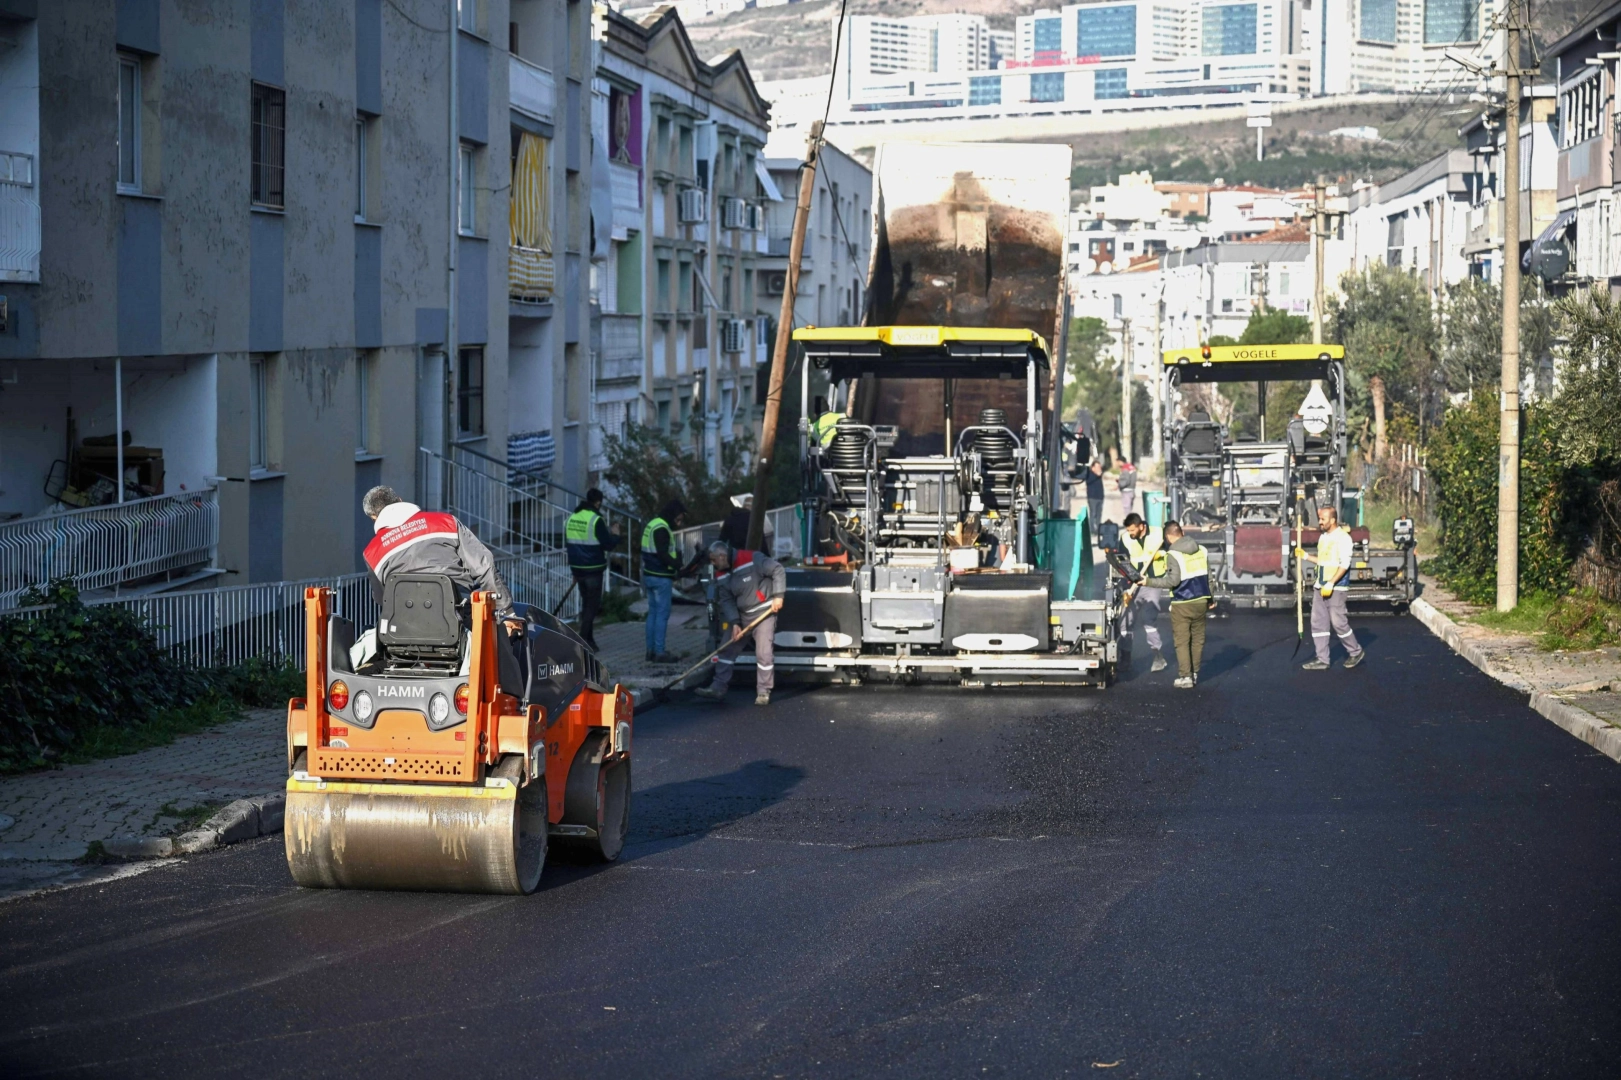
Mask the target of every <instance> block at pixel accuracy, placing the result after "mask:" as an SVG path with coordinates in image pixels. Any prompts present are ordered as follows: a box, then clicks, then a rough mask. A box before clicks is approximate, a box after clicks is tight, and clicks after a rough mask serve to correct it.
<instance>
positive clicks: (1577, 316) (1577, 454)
mask: <svg viewBox="0 0 1621 1080" xmlns="http://www.w3.org/2000/svg"><path fill="white" fill-rule="evenodd" d="M1554 314H1555V317H1556V318H1557V319H1558V320H1559V329H1560V330H1561V331H1562V333H1563V336H1564V338H1565V345H1564V366H1563V370H1562V372H1561V378H1560V383H1561V385H1560V387H1559V394H1558V396H1557V397H1556V398H1555V399H1554V409H1553V410H1552V417H1551V421H1552V425H1553V429H1554V433H1555V439H1556V441H1557V444H1558V447H1559V454H1560V457H1562V458H1563V459H1564V461H1565V464H1567V465H1573V466H1581V467H1588V466H1601V467H1609V468H1610V469H1614V468H1616V467H1621V423H1617V420H1618V419H1621V304H1617V303H1616V302H1615V300H1613V299H1611V297H1610V294H1609V293H1608V292H1606V291H1602V290H1600V289H1593V290H1592V291H1590V292H1577V293H1572V294H1570V295H1569V296H1566V297H1564V298H1563V299H1561V300H1560V301H1559V302H1558V303H1557V304H1556V305H1555V306H1554Z"/></svg>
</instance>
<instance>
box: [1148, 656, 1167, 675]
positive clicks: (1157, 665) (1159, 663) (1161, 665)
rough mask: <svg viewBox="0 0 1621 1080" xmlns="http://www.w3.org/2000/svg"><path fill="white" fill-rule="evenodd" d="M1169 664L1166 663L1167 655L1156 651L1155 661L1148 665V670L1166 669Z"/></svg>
mask: <svg viewBox="0 0 1621 1080" xmlns="http://www.w3.org/2000/svg"><path fill="white" fill-rule="evenodd" d="M1168 666H1169V665H1168V664H1166V663H1165V657H1164V656H1162V655H1161V654H1159V653H1155V654H1154V662H1153V663H1152V664H1150V665H1148V670H1149V671H1164V670H1165V669H1166V668H1167V667H1168Z"/></svg>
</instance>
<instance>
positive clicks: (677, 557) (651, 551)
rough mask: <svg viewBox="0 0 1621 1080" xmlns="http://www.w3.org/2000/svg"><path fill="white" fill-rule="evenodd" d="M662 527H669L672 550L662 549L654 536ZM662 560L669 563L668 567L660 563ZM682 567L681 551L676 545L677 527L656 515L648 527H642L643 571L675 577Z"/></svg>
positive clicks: (655, 575)
mask: <svg viewBox="0 0 1621 1080" xmlns="http://www.w3.org/2000/svg"><path fill="white" fill-rule="evenodd" d="M660 529H669V531H670V550H668V551H660V550H659V549H658V541H657V540H655V539H654V538H653V534H654V533H656V532H658V531H659V530H660ZM649 555H651V556H652V559H649V558H648V556H649ZM661 560H662V561H663V562H665V563H668V564H669V568H668V569H664V568H662V567H660V566H659V565H658V563H659V562H660V561H661ZM680 568H681V552H680V551H678V550H677V549H676V546H675V529H673V528H671V527H670V523H669V522H668V521H665V520H664V519H663V518H661V517H656V518H654V519H653V520H652V521H649V522H648V523H647V526H646V528H644V529H642V573H643V574H652V575H653V576H654V577H667V578H673V577H675V576H676V572H677V571H678V570H680Z"/></svg>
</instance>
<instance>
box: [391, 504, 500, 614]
mask: <svg viewBox="0 0 1621 1080" xmlns="http://www.w3.org/2000/svg"><path fill="white" fill-rule="evenodd" d="M360 508H361V510H362V511H364V512H365V515H366V516H367V517H368V518H371V520H372V532H373V534H374V535H373V536H372V539H371V543H369V544H367V545H366V552H365V558H366V565H367V566H368V567H370V568H371V572H372V594H373V595H374V596H375V597H376V598H377V603H378V605H379V606H381V604H382V602H383V592H384V586H385V584H386V583H387V581H388V579H389V578H390V577H391V576H393V575H395V574H443V575H444V576H446V577H448V578H449V579H450V580H451V581H452V582H453V583H455V584H456V585H459V586H461V587H462V588H463V589H465V590H467V592H469V593H471V592H473V591H475V590H482V591H483V592H487V593H489V594H490V596H491V597H492V598H493V599H494V601H495V611H496V617H497V618H498V619H501V620H502V621H504V622H507V625H508V628H509V629H511V628H513V627H514V626H517V627H521V626H522V623H521V622H518V620H516V619H515V618H514V616H513V614H512V592H511V590H509V589H508V588H507V586H506V582H504V581H502V580H501V575H500V574H499V573H498V572H497V571H496V569H495V556H493V555H491V554H490V549H489V548H487V547H485V546H484V544H483V542H482V541H480V540H479V538H478V537H476V536H474V535H473V533H472V532H471V531H470V530H469V529H468V528H467V526H465V525H463V524H462V523H461V522H459V521H457V520H456V518H455V516H454V515H452V514H444V513H439V512H436V511H431V510H423V509H422V507H420V506H418V505H416V504H415V503H409V502H406V501H405V500H404V499H402V498H400V496H399V495H398V494H397V493H396V492H395V491H394V489H393V488H391V487H384V486H382V485H378V486H377V487H374V488H372V489H371V490H370V491H368V492H366V494H365V497H364V498H362V499H361V501H360Z"/></svg>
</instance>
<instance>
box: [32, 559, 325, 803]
mask: <svg viewBox="0 0 1621 1080" xmlns="http://www.w3.org/2000/svg"><path fill="white" fill-rule="evenodd" d="M23 602H24V604H25V605H28V606H34V605H49V606H48V607H47V609H46V610H44V611H42V612H40V613H38V615H36V616H35V617H33V618H7V619H0V773H11V772H20V771H24V770H28V769H34V768H39V767H42V766H48V765H53V764H58V763H68V762H77V761H88V760H92V759H95V758H102V757H112V756H116V755H119V754H127V753H133V752H134V751H137V750H142V749H145V748H147V747H150V746H159V745H163V744H165V743H168V742H170V741H171V740H173V739H174V738H176V737H177V736H180V735H184V734H188V733H190V732H194V731H201V730H204V729H207V728H210V727H213V726H215V725H217V724H220V723H224V722H226V721H229V720H233V719H235V718H236V717H237V716H238V715H239V714H240V710H241V708H242V707H244V706H274V705H280V704H282V703H284V702H285V701H286V700H287V699H288V698H289V697H292V696H295V695H296V694H297V693H298V690H299V686H300V679H299V676H298V674H297V672H296V671H294V670H293V669H292V668H291V667H290V666H282V665H278V664H274V663H270V662H266V661H262V660H256V661H249V662H248V663H245V664H239V665H235V666H233V667H229V668H218V669H210V670H198V669H193V668H188V667H186V666H185V665H183V664H180V663H178V662H177V661H175V660H174V659H173V658H172V657H170V656H169V655H168V654H167V653H166V652H164V651H163V649H161V648H160V647H159V646H158V643H157V639H156V638H155V637H154V635H153V633H152V630H151V628H150V627H149V626H147V625H146V624H145V623H144V622H143V621H142V620H141V619H140V617H139V616H137V615H136V614H135V613H134V612H132V611H130V610H128V609H126V608H123V607H120V606H118V605H113V604H108V605H100V606H95V607H89V606H86V605H85V604H84V603H82V602H81V600H80V599H79V595H78V592H77V591H76V590H75V589H74V588H73V586H72V585H71V584H70V583H68V582H65V581H58V582H53V583H52V584H51V585H50V586H48V587H46V588H43V589H39V590H35V591H33V592H31V593H29V594H28V595H27V596H26V597H25V598H24V601H23Z"/></svg>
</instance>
